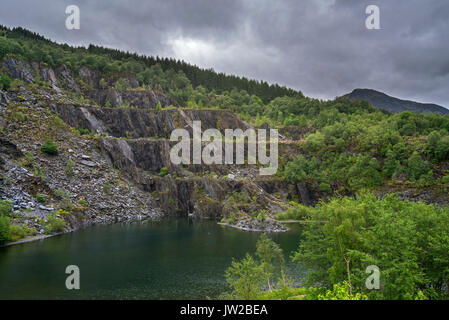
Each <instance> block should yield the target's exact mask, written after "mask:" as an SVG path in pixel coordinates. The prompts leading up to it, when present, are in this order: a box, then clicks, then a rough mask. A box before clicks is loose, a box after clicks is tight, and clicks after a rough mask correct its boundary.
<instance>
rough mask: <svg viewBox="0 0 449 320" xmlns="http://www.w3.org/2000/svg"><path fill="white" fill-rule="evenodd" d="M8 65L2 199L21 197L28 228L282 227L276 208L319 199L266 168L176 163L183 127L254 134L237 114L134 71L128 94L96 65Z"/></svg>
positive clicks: (2, 96)
mask: <svg viewBox="0 0 449 320" xmlns="http://www.w3.org/2000/svg"><path fill="white" fill-rule="evenodd" d="M1 69H2V70H3V71H4V72H5V73H7V74H8V75H9V76H10V77H11V78H12V79H14V84H13V86H12V87H11V89H9V90H7V91H6V90H4V91H0V103H1V113H0V114H1V126H2V135H1V140H0V141H1V150H0V157H1V161H0V164H1V167H0V170H1V172H2V189H1V197H2V198H3V199H10V200H12V201H13V203H14V212H15V217H16V218H15V219H16V220H17V221H18V222H19V223H24V222H27V224H29V225H32V226H35V227H36V228H37V229H38V232H39V233H42V232H43V228H42V224H43V220H41V219H44V220H45V218H46V217H48V215H49V214H51V213H52V212H57V213H58V216H61V217H62V218H64V219H65V220H66V221H67V222H68V224H69V225H70V228H71V229H76V228H79V227H80V226H84V225H88V224H92V223H102V222H114V221H124V220H131V219H140V218H144V217H157V216H161V215H164V214H165V215H192V216H196V217H201V218H213V219H217V220H223V221H225V222H226V223H229V224H231V225H236V226H238V227H240V228H243V229H250V230H251V229H253V230H269V231H282V230H285V228H284V227H282V226H281V225H280V224H279V223H277V222H276V221H275V220H274V219H273V213H274V212H276V211H279V210H285V209H286V208H287V207H288V199H290V198H291V197H298V198H299V199H302V200H303V201H304V202H305V203H308V202H311V201H313V199H314V198H316V197H315V196H314V192H313V187H312V188H309V187H307V186H289V185H287V184H286V183H285V182H283V181H281V179H279V178H277V177H276V176H273V177H268V178H266V177H265V178H262V177H260V176H259V175H258V166H257V165H243V166H242V165H226V166H221V165H179V166H176V165H173V164H172V163H171V161H170V156H169V152H170V148H171V146H172V145H173V144H174V142H171V141H169V138H170V134H171V132H172V130H174V129H175V128H185V129H187V130H188V131H189V132H192V123H193V121H195V120H200V121H201V122H202V126H203V128H217V129H219V130H221V131H222V132H223V130H224V129H228V128H229V129H236V128H240V129H242V130H246V129H248V128H250V126H249V125H248V124H247V123H245V122H244V121H242V120H241V119H239V118H238V117H236V116H235V115H234V114H233V113H232V112H230V111H228V110H215V109H214V110H196V109H186V108H182V107H180V106H178V105H177V103H176V102H175V101H172V100H171V99H170V98H169V97H167V96H166V95H164V94H163V93H161V92H156V91H153V90H151V89H142V88H138V87H137V84H138V83H137V84H136V81H135V79H133V78H132V77H126V75H122V77H125V78H126V81H128V89H126V90H119V89H116V88H114V87H112V84H113V83H114V82H115V81H116V79H114V78H106V80H104V77H103V76H102V75H101V74H100V73H99V72H98V71H95V70H90V69H88V68H86V67H82V68H81V69H80V70H79V72H78V73H75V72H73V71H72V70H70V69H69V68H67V67H65V66H62V67H60V68H57V69H56V70H53V69H50V68H48V67H46V66H44V65H40V64H38V63H35V62H28V61H23V60H19V59H17V58H12V57H6V58H5V59H4V60H3V62H2V65H1ZM102 79H103V80H102ZM105 86H106V87H105ZM47 140H52V141H53V142H54V143H55V144H56V145H57V146H58V151H59V152H58V154H57V155H53V156H51V155H46V154H45V153H43V152H42V151H41V146H42V145H43V144H44V143H45V141H47ZM280 152H281V158H282V159H287V158H289V157H291V156H293V155H294V154H295V153H296V152H297V144H296V143H294V142H292V141H289V142H288V143H282V144H281V146H280ZM37 195H41V196H42V195H43V196H44V198H45V199H46V201H45V203H39V202H38V201H37V200H36V199H37Z"/></svg>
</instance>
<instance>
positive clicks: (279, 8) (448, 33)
mask: <svg viewBox="0 0 449 320" xmlns="http://www.w3.org/2000/svg"><path fill="white" fill-rule="evenodd" d="M70 4H76V5H78V6H79V8H80V11H81V29H80V30H71V31H69V30H67V29H66V28H65V20H66V17H67V15H66V14H65V8H66V6H67V5H70ZM370 4H374V5H378V6H379V8H380V24H381V30H368V29H366V27H365V19H366V17H367V15H366V14H365V9H366V7H367V6H368V5H370ZM0 24H4V25H7V26H11V27H12V26H22V27H25V28H28V29H31V30H32V31H35V32H38V33H40V34H42V35H44V36H45V37H48V38H50V39H53V40H56V41H58V42H67V43H69V44H74V45H88V44H89V43H94V44H97V45H103V46H107V47H114V48H119V49H123V50H128V51H133V52H134V51H135V52H138V53H144V54H147V55H159V56H169V57H175V58H178V59H183V60H185V61H187V62H190V63H193V64H196V65H198V66H200V67H205V68H213V69H215V70H216V71H222V72H226V73H230V74H237V75H242V76H246V77H249V78H256V79H263V80H266V81H268V82H270V83H279V84H281V85H286V86H289V87H292V88H295V89H299V90H301V91H302V92H304V94H306V95H307V96H312V97H317V98H322V99H331V98H334V97H336V96H339V95H342V94H345V93H348V92H350V91H352V90H353V89H354V88H373V89H377V90H380V91H383V92H385V93H387V94H390V95H393V96H396V97H399V98H403V99H410V100H416V101H420V102H429V103H437V104H440V105H443V106H445V107H449V1H448V0H427V1H423V0H368V1H365V0H287V1H284V0H240V1H238V0H218V1H216V0H128V1H123V0H69V1H66V0H39V1H36V0H1V4H0Z"/></svg>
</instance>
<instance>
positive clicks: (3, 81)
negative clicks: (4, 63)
mask: <svg viewBox="0 0 449 320" xmlns="http://www.w3.org/2000/svg"><path fill="white" fill-rule="evenodd" d="M10 87H11V79H10V78H9V77H8V76H7V75H6V74H2V75H1V77H0V89H4V90H8V89H9V88H10Z"/></svg>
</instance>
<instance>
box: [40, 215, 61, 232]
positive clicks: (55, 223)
mask: <svg viewBox="0 0 449 320" xmlns="http://www.w3.org/2000/svg"><path fill="white" fill-rule="evenodd" d="M65 229H66V223H65V221H64V219H61V218H58V217H57V216H56V214H54V213H53V214H51V215H49V216H48V218H47V221H46V222H45V226H44V230H45V233H46V234H50V233H54V232H62V231H64V230H65Z"/></svg>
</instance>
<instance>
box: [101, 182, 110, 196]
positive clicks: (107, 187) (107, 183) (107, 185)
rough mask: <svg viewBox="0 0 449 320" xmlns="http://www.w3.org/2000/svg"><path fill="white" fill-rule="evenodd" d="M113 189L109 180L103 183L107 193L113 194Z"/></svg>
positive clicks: (104, 190)
mask: <svg viewBox="0 0 449 320" xmlns="http://www.w3.org/2000/svg"><path fill="white" fill-rule="evenodd" d="M111 190H112V187H111V184H110V183H109V182H108V181H106V182H105V183H103V192H104V193H105V194H107V195H110V194H111Z"/></svg>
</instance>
